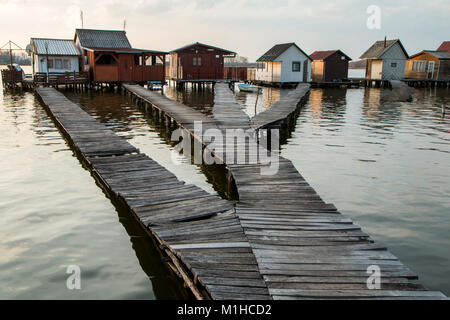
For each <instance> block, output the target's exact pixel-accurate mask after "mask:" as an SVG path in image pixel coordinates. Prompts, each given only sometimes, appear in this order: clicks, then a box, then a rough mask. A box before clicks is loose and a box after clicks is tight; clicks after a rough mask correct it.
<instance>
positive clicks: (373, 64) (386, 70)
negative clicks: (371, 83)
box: [360, 38, 409, 80]
mask: <svg viewBox="0 0 450 320" xmlns="http://www.w3.org/2000/svg"><path fill="white" fill-rule="evenodd" d="M408 58H409V56H408V53H407V52H406V50H405V48H404V47H403V45H402V43H401V42H400V40H399V39H396V40H386V38H385V39H384V40H382V41H377V42H375V43H374V44H373V45H372V46H371V47H370V48H369V49H368V50H367V51H366V52H364V54H363V55H362V56H361V57H360V59H364V60H366V61H367V64H366V78H367V79H381V80H399V79H403V77H404V75H405V64H406V60H407V59H408Z"/></svg>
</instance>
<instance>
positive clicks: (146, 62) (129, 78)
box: [75, 29, 166, 83]
mask: <svg viewBox="0 0 450 320" xmlns="http://www.w3.org/2000/svg"><path fill="white" fill-rule="evenodd" d="M75 43H76V44H77V45H78V46H79V47H80V50H81V51H82V52H83V55H84V57H85V58H84V69H85V70H87V71H89V73H90V75H91V80H92V81H93V82H98V83H116V82H138V83H144V82H147V81H161V82H164V81H165V67H164V62H165V55H166V52H163V51H154V50H145V49H135V48H132V47H131V44H130V42H129V41H128V38H127V36H126V34H125V31H116V30H92V29H77V30H76V33H75Z"/></svg>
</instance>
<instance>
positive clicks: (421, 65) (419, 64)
mask: <svg viewBox="0 0 450 320" xmlns="http://www.w3.org/2000/svg"><path fill="white" fill-rule="evenodd" d="M426 64H427V62H426V61H420V60H416V61H413V65H412V70H413V71H420V72H425V67H426Z"/></svg>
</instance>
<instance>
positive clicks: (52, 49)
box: [31, 38, 80, 56]
mask: <svg viewBox="0 0 450 320" xmlns="http://www.w3.org/2000/svg"><path fill="white" fill-rule="evenodd" d="M31 45H32V47H33V50H34V52H36V53H37V54H39V55H47V54H48V55H51V56H79V55H80V53H79V52H78V50H77V48H76V46H75V44H74V42H73V41H72V40H67V39H44V38H31Z"/></svg>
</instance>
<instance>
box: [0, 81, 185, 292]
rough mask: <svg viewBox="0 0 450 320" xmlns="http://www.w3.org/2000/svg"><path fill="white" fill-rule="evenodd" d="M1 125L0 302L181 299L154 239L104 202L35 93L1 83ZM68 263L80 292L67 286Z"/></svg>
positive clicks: (107, 202) (180, 287)
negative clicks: (73, 268) (6, 87)
mask: <svg viewBox="0 0 450 320" xmlns="http://www.w3.org/2000/svg"><path fill="white" fill-rule="evenodd" d="M130 121H133V120H132V119H131V120H130ZM0 122H1V124H0V137H1V139H0V154H1V157H0V176H1V180H0V194H1V197H0V212H1V215H0V283H1V286H0V298H2V299H30V298H33V299H131V298H132V299H168V298H172V299H173V298H184V297H186V293H185V291H184V290H183V288H182V286H181V285H180V283H179V281H178V280H177V279H175V278H174V277H173V276H172V275H171V273H170V272H169V271H168V270H167V269H166V267H165V266H164V265H163V264H162V263H161V260H160V257H159V254H158V252H157V251H156V250H155V247H154V246H153V244H152V240H151V239H150V238H149V237H148V236H147V235H146V234H145V233H144V232H143V231H142V230H141V228H140V227H139V226H137V224H136V222H135V220H134V219H133V218H132V217H131V216H130V215H129V213H128V212H127V211H125V210H121V209H120V208H116V207H114V206H113V205H112V204H111V202H110V201H109V200H108V198H106V196H105V194H104V193H103V192H102V190H101V189H100V188H99V187H98V186H97V185H96V184H95V181H94V179H93V178H92V177H91V176H90V174H89V172H88V171H86V170H84V169H83V167H82V166H81V164H80V162H79V161H78V159H77V158H76V157H75V156H74V155H73V153H72V151H71V150H70V149H69V148H68V146H67V145H66V143H65V141H64V140H63V139H62V138H61V136H60V134H59V132H58V131H57V129H56V128H55V127H54V125H53V122H52V121H51V120H50V119H49V117H48V116H47V114H46V113H45V111H44V110H43V108H42V107H41V105H40V104H39V103H38V102H37V100H36V99H35V97H34V96H33V94H31V93H17V94H11V93H6V92H4V91H3V89H2V88H1V86H0ZM73 264H74V265H78V266H79V267H80V268H81V290H68V289H67V288H66V279H67V277H68V275H67V274H66V270H67V266H68V265H73Z"/></svg>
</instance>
